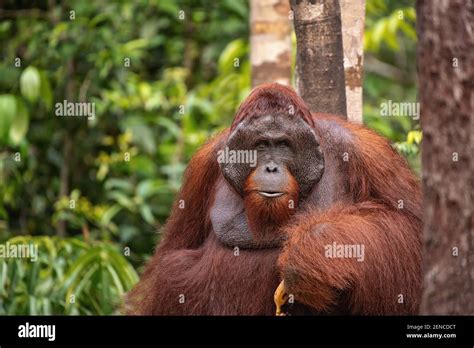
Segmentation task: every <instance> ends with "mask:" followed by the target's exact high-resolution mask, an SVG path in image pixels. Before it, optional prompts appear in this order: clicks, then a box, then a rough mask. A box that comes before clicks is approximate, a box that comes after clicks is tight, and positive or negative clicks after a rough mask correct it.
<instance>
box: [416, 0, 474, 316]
mask: <svg viewBox="0 0 474 348" xmlns="http://www.w3.org/2000/svg"><path fill="white" fill-rule="evenodd" d="M417 18H418V19H417V21H418V22H417V31H418V38H419V44H418V53H417V54H418V59H417V63H418V79H419V86H420V102H421V122H422V127H423V136H424V139H423V148H422V150H423V151H422V153H423V157H422V159H423V185H424V206H425V214H424V219H425V226H424V293H423V299H422V304H421V312H422V313H423V314H441V315H443V314H471V315H472V314H474V221H473V219H474V197H473V194H474V182H473V181H474V160H473V154H474V28H473V25H474V2H473V0H443V1H431V0H422V1H418V3H417Z"/></svg>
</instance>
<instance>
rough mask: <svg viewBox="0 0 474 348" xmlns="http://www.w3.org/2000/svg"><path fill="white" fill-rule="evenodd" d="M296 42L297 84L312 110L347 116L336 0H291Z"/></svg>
mask: <svg viewBox="0 0 474 348" xmlns="http://www.w3.org/2000/svg"><path fill="white" fill-rule="evenodd" d="M291 8H292V10H293V12H294V25H295V32H296V42H297V46H296V48H297V58H296V69H297V71H296V85H297V88H298V91H299V94H300V95H301V97H302V98H303V99H304V101H305V102H306V103H307V104H308V106H309V108H310V109H311V111H313V112H325V113H331V114H336V115H341V116H343V117H345V116H346V92H345V83H344V65H343V50H342V34H341V11H340V7H339V1H338V0H291Z"/></svg>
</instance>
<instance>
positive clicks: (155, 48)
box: [0, 0, 421, 314]
mask: <svg viewBox="0 0 474 348" xmlns="http://www.w3.org/2000/svg"><path fill="white" fill-rule="evenodd" d="M413 6H414V0H401V1H398V0H397V1H396V0H390V1H382V0H367V17H366V34H365V43H364V44H365V51H366V56H365V67H364V69H365V77H364V122H365V123H366V124H367V125H368V126H369V127H372V128H373V129H375V130H376V131H378V132H379V133H381V134H383V135H385V136H386V137H388V138H389V139H391V140H392V141H393V142H394V146H395V147H396V148H397V149H398V150H399V151H400V152H401V153H403V154H404V155H405V156H407V158H408V159H409V161H410V163H411V164H412V166H413V167H414V168H415V169H416V170H419V146H418V145H419V143H420V140H421V133H420V131H419V125H418V123H417V122H416V121H414V120H412V119H411V118H408V117H380V104H381V103H383V102H385V101H387V100H392V101H393V102H409V101H416V85H415V42H416V35H415V29H414V21H415V11H414V9H413ZM400 11H402V14H403V16H402V17H403V18H402V19H400ZM248 16H249V13H248V4H247V2H246V1H244V0H223V1H219V2H211V1H204V0H186V1H179V0H178V1H176V0H150V1H144V0H143V1H130V2H126V1H108V2H84V1H79V0H69V1H65V2H62V4H59V3H58V4H56V3H55V2H54V1H46V0H43V1H37V2H35V6H31V5H28V2H27V1H7V2H6V4H5V3H4V5H3V9H2V10H1V11H0V19H1V21H0V43H1V47H2V52H1V62H0V185H1V186H0V242H1V243H4V242H6V241H7V240H9V241H10V243H36V244H37V245H38V246H39V252H40V260H39V261H38V262H36V263H31V262H30V261H28V260H18V259H5V260H0V261H1V262H0V314H110V313H115V312H116V306H117V305H118V300H117V299H119V298H120V296H121V295H122V294H123V293H124V292H125V291H127V290H128V289H129V288H130V287H131V286H132V285H133V283H134V282H135V281H136V280H137V275H136V271H135V270H134V268H133V267H137V268H138V267H140V266H141V265H142V264H143V263H144V261H145V259H146V257H147V255H150V254H151V253H152V250H153V247H154V245H155V244H156V241H157V239H158V238H159V233H158V234H157V233H156V232H157V231H158V232H159V231H160V230H161V226H162V225H163V224H164V223H165V221H166V218H167V216H168V214H169V210H170V206H171V203H172V201H173V198H174V196H175V194H176V192H177V190H178V189H179V186H180V182H181V176H182V173H183V170H184V168H185V167H186V163H187V162H188V161H189V159H190V157H191V156H192V154H193V153H194V152H195V151H196V149H197V148H198V147H199V146H200V145H202V144H203V143H204V142H205V141H206V140H207V139H208V138H209V137H210V136H212V135H213V134H215V133H216V132H218V131H219V130H221V129H223V128H225V127H226V126H228V125H229V124H230V122H231V119H232V117H233V114H234V112H235V110H236V108H237V107H238V104H239V102H240V101H241V100H242V99H243V98H244V97H245V96H246V95H247V94H248V92H249V90H250V66H249V61H248V51H249V40H248V35H249V29H248ZM235 58H238V60H237V64H236V61H235ZM63 100H67V101H73V102H76V101H77V102H83V101H86V102H93V103H95V117H94V118H93V119H88V118H87V117H57V116H55V113H54V112H55V104H56V103H58V102H59V103H62V101H63ZM30 235H31V236H30ZM127 248H129V249H127ZM124 250H130V251H131V253H130V255H128V254H127V253H124ZM132 265H133V267H132ZM71 295H74V297H75V302H74V303H70V302H71V301H70V296H71Z"/></svg>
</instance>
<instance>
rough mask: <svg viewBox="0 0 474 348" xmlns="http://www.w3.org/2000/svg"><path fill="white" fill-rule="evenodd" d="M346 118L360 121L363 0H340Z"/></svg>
mask: <svg viewBox="0 0 474 348" xmlns="http://www.w3.org/2000/svg"><path fill="white" fill-rule="evenodd" d="M341 18H342V43H343V49H344V75H345V80H346V100H347V119H348V120H349V121H351V122H356V123H362V67H363V61H364V42H363V41H364V22H365V0H341Z"/></svg>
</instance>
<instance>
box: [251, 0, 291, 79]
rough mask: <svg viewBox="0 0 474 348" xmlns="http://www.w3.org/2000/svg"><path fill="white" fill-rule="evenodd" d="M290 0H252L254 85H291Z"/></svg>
mask: <svg viewBox="0 0 474 348" xmlns="http://www.w3.org/2000/svg"><path fill="white" fill-rule="evenodd" d="M289 15H290V3H289V0H250V32H251V34H250V46H251V49H250V61H251V63H252V85H253V86H257V85H260V84H262V83H266V82H279V83H282V84H285V85H289V84H290V83H291V23H290V19H289Z"/></svg>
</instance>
